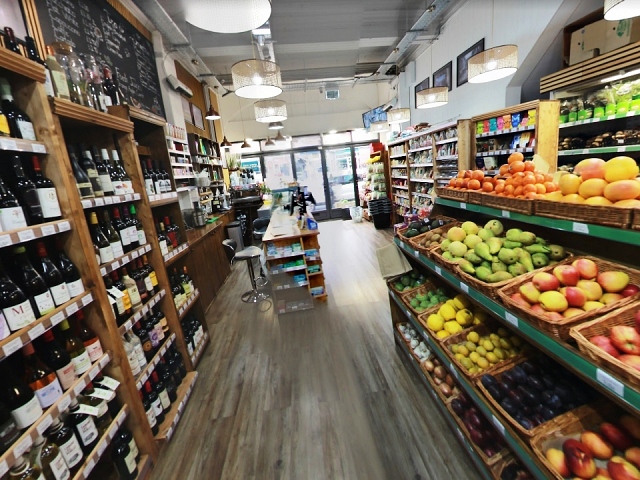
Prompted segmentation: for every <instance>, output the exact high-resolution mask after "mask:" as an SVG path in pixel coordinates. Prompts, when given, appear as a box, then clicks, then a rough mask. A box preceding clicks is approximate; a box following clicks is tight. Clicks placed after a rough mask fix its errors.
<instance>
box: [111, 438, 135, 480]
mask: <svg viewBox="0 0 640 480" xmlns="http://www.w3.org/2000/svg"><path fill="white" fill-rule="evenodd" d="M111 460H112V461H113V464H114V465H115V467H116V471H117V472H118V477H119V478H120V479H121V480H135V479H136V478H137V477H138V464H137V463H136V456H135V455H134V452H133V451H131V448H129V445H128V444H127V443H125V442H115V444H114V446H113V450H112V451H111Z"/></svg>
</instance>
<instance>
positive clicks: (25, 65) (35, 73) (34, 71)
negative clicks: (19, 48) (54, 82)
mask: <svg viewBox="0 0 640 480" xmlns="http://www.w3.org/2000/svg"><path fill="white" fill-rule="evenodd" d="M0 68H3V69H5V70H9V71H11V72H15V73H17V74H19V75H22V76H23V77H26V78H29V79H31V80H35V81H36V82H40V83H44V81H45V78H46V76H45V73H44V67H43V66H42V65H40V64H39V63H36V62H34V61H33V60H30V59H28V58H26V57H24V56H22V55H20V54H18V53H15V52H12V51H11V50H9V49H8V48H3V49H1V50H0Z"/></svg>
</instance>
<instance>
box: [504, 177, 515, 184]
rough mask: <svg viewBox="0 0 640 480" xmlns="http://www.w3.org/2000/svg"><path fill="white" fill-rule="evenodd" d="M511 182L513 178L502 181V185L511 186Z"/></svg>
mask: <svg viewBox="0 0 640 480" xmlns="http://www.w3.org/2000/svg"><path fill="white" fill-rule="evenodd" d="M513 180H514V178H513V177H509V178H507V179H506V180H505V181H504V184H505V185H513Z"/></svg>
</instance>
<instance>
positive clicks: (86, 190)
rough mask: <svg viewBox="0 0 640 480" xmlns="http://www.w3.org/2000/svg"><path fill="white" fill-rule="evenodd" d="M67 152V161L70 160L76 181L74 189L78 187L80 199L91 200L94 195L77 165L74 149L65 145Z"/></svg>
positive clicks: (87, 179) (88, 181)
mask: <svg viewBox="0 0 640 480" xmlns="http://www.w3.org/2000/svg"><path fill="white" fill-rule="evenodd" d="M67 151H68V152H69V160H71V168H72V169H73V176H74V177H75V179H76V187H78V194H80V198H81V199H84V198H93V197H94V193H93V187H92V184H91V180H90V179H89V176H88V175H87V174H86V173H85V171H84V170H83V169H82V167H81V166H80V164H79V163H78V157H77V155H76V151H75V149H73V148H72V147H71V146H70V145H67Z"/></svg>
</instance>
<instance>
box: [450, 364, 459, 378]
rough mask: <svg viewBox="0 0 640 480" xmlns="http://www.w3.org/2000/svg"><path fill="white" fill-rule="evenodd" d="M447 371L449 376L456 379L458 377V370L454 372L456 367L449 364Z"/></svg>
mask: <svg viewBox="0 0 640 480" xmlns="http://www.w3.org/2000/svg"><path fill="white" fill-rule="evenodd" d="M449 371H450V372H451V375H453V376H454V377H456V378H459V377H458V370H456V367H454V366H453V363H450V364H449Z"/></svg>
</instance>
